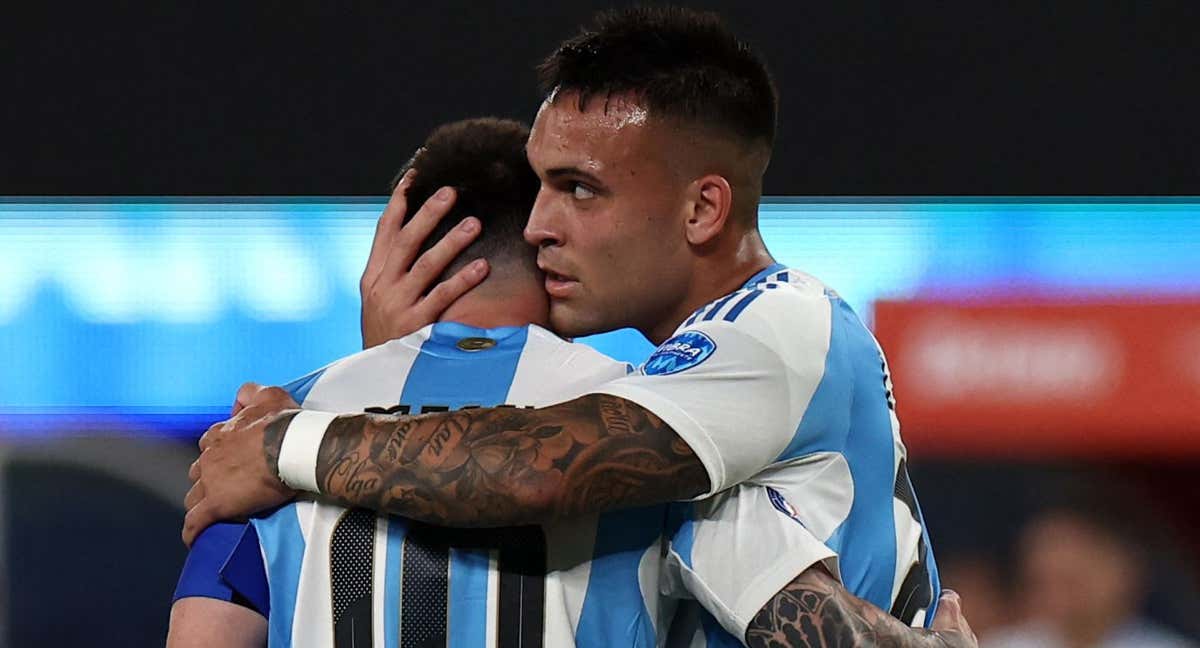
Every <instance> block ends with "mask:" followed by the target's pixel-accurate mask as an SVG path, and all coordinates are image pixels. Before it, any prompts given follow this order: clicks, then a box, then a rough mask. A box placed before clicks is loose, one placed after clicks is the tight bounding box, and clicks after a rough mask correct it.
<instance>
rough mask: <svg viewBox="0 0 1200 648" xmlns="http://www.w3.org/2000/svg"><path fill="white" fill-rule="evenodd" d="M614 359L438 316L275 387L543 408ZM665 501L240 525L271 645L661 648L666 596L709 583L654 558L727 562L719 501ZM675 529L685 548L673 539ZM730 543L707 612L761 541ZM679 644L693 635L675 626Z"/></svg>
mask: <svg viewBox="0 0 1200 648" xmlns="http://www.w3.org/2000/svg"><path fill="white" fill-rule="evenodd" d="M629 370H630V368H629V367H628V366H627V365H625V364H623V363H620V362H617V361H614V360H611V359H609V358H607V357H605V356H603V355H601V354H599V353H598V352H596V351H594V350H593V349H591V348H589V347H586V346H583V345H579V344H572V343H568V342H564V341H563V340H561V339H559V338H557V337H556V336H554V335H553V334H552V333H550V332H548V331H546V330H544V329H541V328H539V327H537V326H528V327H517V328H507V329H476V328H472V327H467V326H463V325H460V324H454V323H438V324H435V325H433V326H431V327H426V328H425V329H423V330H421V331H419V332H418V333H415V334H413V335H410V336H408V337H406V338H403V339H400V340H395V341H392V342H389V343H387V344H384V345H382V346H379V347H376V348H373V349H369V350H367V351H363V352H361V353H358V354H355V355H353V356H350V357H348V358H345V359H343V360H340V361H338V362H335V363H333V364H331V365H329V366H327V367H325V368H324V369H322V370H319V371H317V372H314V373H313V374H311V375H309V376H307V377H305V378H304V379H301V380H299V381H297V382H295V383H293V384H292V385H290V386H289V391H290V392H291V393H292V394H293V396H294V397H295V398H296V400H297V401H299V402H301V404H302V406H303V407H305V408H307V409H320V410H325V411H333V412H346V411H352V410H363V409H367V408H380V409H384V410H388V411H393V412H404V413H414V414H415V413H419V412H422V411H443V410H446V409H456V408H462V407H470V406H485V407H486V406H496V405H512V406H516V407H527V406H545V405H549V404H553V403H557V402H562V401H566V400H570V399H572V398H575V397H577V396H580V395H583V394H585V393H587V392H588V391H591V390H594V389H595V388H596V387H598V386H599V385H602V384H604V383H607V382H610V381H612V380H614V379H616V378H619V377H622V376H625V375H626V374H627V373H628V371H629ZM723 499H728V497H727V496H723ZM673 506H674V505H666V504H664V505H659V506H651V507H644V508H637V509H628V510H622V511H613V512H609V513H604V514H601V515H590V516H583V517H580V518H578V519H575V520H571V521H566V522H562V523H556V524H554V525H547V526H544V527H523V528H515V529H503V530H487V529H460V530H455V529H444V528H435V527H432V526H429V525H423V524H419V523H415V522H411V521H408V520H405V519H402V518H398V517H390V518H389V517H385V516H376V515H374V514H372V513H368V512H365V511H362V510H347V509H344V508H341V507H337V506H333V505H328V504H320V503H316V502H312V501H300V502H296V503H294V504H291V505H288V506H285V507H283V508H281V509H279V510H278V511H276V512H274V513H272V514H271V515H269V516H267V517H265V518H262V519H257V520H254V521H253V522H252V524H253V530H254V531H255V535H256V539H257V545H258V548H259V550H260V551H261V556H262V562H263V563H264V564H265V570H266V580H267V581H268V583H269V587H268V589H269V594H268V596H269V614H268V625H269V642H270V645H271V646H296V647H297V648H304V647H309V646H339V647H341V646H351V647H354V648H358V647H359V646H375V647H382V646H387V647H394V646H423V645H439V646H442V645H445V646H452V647H455V648H458V647H463V648H485V647H487V648H490V647H493V646H498V647H507V646H526V647H530V646H550V647H558V646H594V647H597V648H599V647H607V646H635V647H641V646H644V647H653V646H663V645H666V642H667V639H668V630H669V628H670V625H671V619H672V618H673V616H674V615H675V611H676V608H677V607H678V606H679V602H680V601H691V600H695V599H698V598H701V597H698V596H696V595H694V594H693V593H692V592H691V588H693V587H696V588H699V587H705V588H707V585H705V583H706V582H707V581H708V580H709V579H708V574H707V573H706V572H705V571H704V569H703V568H700V569H697V570H695V571H694V573H693V574H692V578H691V580H689V581H688V582H686V583H677V584H675V585H672V587H671V588H670V591H669V592H668V591H667V588H666V585H665V583H666V582H667V581H668V580H670V579H676V577H675V576H674V575H673V574H671V573H668V566H667V564H666V557H667V556H671V555H679V554H680V553H681V552H682V553H686V554H689V555H690V554H691V553H693V552H696V553H699V554H704V555H717V554H719V553H724V554H725V555H724V560H726V561H729V562H738V561H739V560H741V555H740V554H739V553H737V552H735V551H734V550H735V549H736V548H735V547H732V546H731V545H729V544H728V542H726V539H727V538H728V537H729V535H728V534H723V533H709V529H708V527H707V526H706V525H707V523H708V520H706V519H705V517H704V516H705V515H706V514H711V516H712V517H713V520H714V523H718V522H719V523H720V524H724V523H725V519H724V518H721V516H722V515H725V514H726V512H728V511H730V510H734V509H735V508H736V506H735V504H734V503H728V504H725V505H723V506H714V507H713V509H712V511H710V512H709V511H706V512H702V513H700V514H699V515H697V514H696V513H695V512H694V511H692V510H691V505H690V504H687V505H686V506H687V507H688V509H687V511H686V513H687V514H688V516H689V518H688V520H687V524H686V525H685V524H684V519H683V517H681V516H679V515H675V514H674V513H673V511H674V510H675V509H673V508H672V507H673ZM679 510H680V511H682V510H683V509H679ZM775 515H776V517H778V518H779V519H780V520H785V519H786V521H787V522H788V523H790V524H792V525H795V522H794V521H793V520H791V519H790V518H784V516H782V515H781V514H779V513H775ZM697 517H698V518H699V519H696V518H697ZM776 524H779V522H776ZM748 531H749V530H748ZM787 531H788V532H790V529H788V530H787ZM677 536H678V539H680V540H682V541H684V542H686V543H687V545H688V547H689V549H687V550H682V549H679V550H677V549H674V548H673V547H672V544H673V543H674V542H676V540H677ZM685 536H686V537H685ZM767 537H774V538H777V539H778V541H779V542H781V543H782V542H791V541H792V538H790V537H788V536H787V535H786V533H776V534H774V535H771V536H761V537H760V540H761V539H763V538H767ZM817 544H818V545H819V543H817ZM821 547H822V548H824V547H823V545H821ZM785 549H786V548H785V547H782V546H780V547H779V551H781V552H783V551H785ZM741 552H742V553H744V554H745V557H746V562H744V563H743V569H742V570H741V571H740V576H739V577H737V578H733V579H729V581H728V582H721V583H719V585H720V586H723V589H722V587H718V588H717V589H718V591H715V592H709V593H708V594H707V595H706V597H705V598H703V599H702V602H703V603H704V604H705V605H713V606H715V607H714V610H715V612H714V613H715V614H717V615H721V614H722V612H721V610H722V609H725V608H730V607H734V606H736V605H737V600H736V599H737V597H738V596H739V595H740V593H741V591H743V590H744V589H745V587H744V586H745V585H746V584H748V583H751V582H752V580H754V579H756V578H757V574H756V571H755V570H756V569H758V568H760V567H761V566H764V565H766V562H765V561H763V560H761V559H760V558H759V557H760V556H762V555H763V552H762V550H761V546H758V545H750V544H746V545H743V546H742V547H741ZM802 553H805V555H808V553H809V552H802ZM830 555H831V554H830ZM725 571H726V565H721V569H720V573H721V574H724V573H725ZM795 573H799V572H795ZM795 573H793V574H792V575H791V576H794V575H795ZM790 579H791V578H790V577H789V578H788V579H786V580H785V582H786V581H787V580H790ZM676 580H677V579H676ZM713 580H714V582H715V581H719V580H720V578H716V579H713ZM250 589H252V588H250ZM687 606H688V603H686V602H685V603H684V606H683V608H684V609H685V610H686V609H687ZM743 635H744V628H742V630H741V632H738V633H737V634H736V635H733V636H731V635H729V634H728V633H727V632H725V631H724V630H723V629H721V628H720V627H713V628H712V632H710V633H709V634H707V635H705V636H704V637H702V638H701V640H700V643H699V644H698V645H701V646H703V645H706V644H708V643H710V639H709V638H710V637H711V645H714V646H716V645H737V644H739V643H740V642H739V641H738V640H736V639H734V636H737V637H741V636H743ZM685 641H686V642H685V643H684V644H683V645H694V644H692V638H691V637H690V636H689V637H687V638H686V640H685Z"/></svg>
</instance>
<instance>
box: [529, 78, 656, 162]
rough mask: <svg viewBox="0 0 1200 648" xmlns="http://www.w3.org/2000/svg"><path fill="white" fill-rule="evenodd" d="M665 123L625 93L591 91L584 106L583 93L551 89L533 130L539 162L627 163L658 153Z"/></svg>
mask: <svg viewBox="0 0 1200 648" xmlns="http://www.w3.org/2000/svg"><path fill="white" fill-rule="evenodd" d="M662 131H663V128H662V125H661V124H659V123H658V121H657V120H653V119H651V118H650V114H649V112H648V111H647V109H646V108H645V107H644V106H643V105H641V104H640V103H638V102H637V101H635V100H633V99H631V98H629V97H623V96H611V97H604V96H597V97H592V98H590V99H589V100H588V102H587V103H586V104H585V105H584V106H583V107H582V109H581V108H580V105H579V95H578V93H565V94H557V95H552V96H551V97H550V98H549V99H547V100H546V101H545V103H543V104H542V107H541V109H540V110H539V111H538V114H537V118H536V119H535V120H534V122H533V128H532V129H531V131H530V135H529V146H528V152H529V160H530V162H531V163H532V164H533V165H534V167H535V168H536V167H542V168H546V167H556V166H588V167H592V168H593V169H595V170H599V169H598V167H602V166H605V165H609V164H617V163H622V164H627V163H632V162H635V161H646V158H647V157H651V156H652V157H658V156H657V155H654V153H655V152H656V151H661V144H662V138H663V135H664V133H663V132H662Z"/></svg>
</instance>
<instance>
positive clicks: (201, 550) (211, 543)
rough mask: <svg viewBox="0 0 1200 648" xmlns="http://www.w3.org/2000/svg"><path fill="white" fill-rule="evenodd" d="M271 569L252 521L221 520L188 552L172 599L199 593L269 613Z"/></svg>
mask: <svg viewBox="0 0 1200 648" xmlns="http://www.w3.org/2000/svg"><path fill="white" fill-rule="evenodd" d="M267 592H268V587H267V572H266V568H265V567H264V566H263V562H262V553H261V552H260V551H259V548H258V536H257V534H255V532H254V527H253V526H252V525H249V524H243V523H231V522H218V523H216V524H214V525H212V526H210V527H209V528H207V529H205V530H204V531H203V532H202V533H201V534H200V535H199V536H197V537H196V541H195V542H194V543H192V550H191V551H190V552H188V557H187V561H186V562H185V563H184V565H183V573H181V574H180V575H179V584H178V585H177V586H176V587H175V596H174V597H173V598H172V601H178V600H179V599H182V598H188V597H193V596H199V597H204V598H213V599H218V600H221V601H229V602H230V603H235V604H237V605H241V606H243V607H248V608H250V609H252V610H254V611H256V612H258V613H259V614H262V615H263V616H264V617H266V616H268V615H269V612H270V604H269V597H268V595H267Z"/></svg>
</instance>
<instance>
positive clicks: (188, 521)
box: [183, 500, 220, 548]
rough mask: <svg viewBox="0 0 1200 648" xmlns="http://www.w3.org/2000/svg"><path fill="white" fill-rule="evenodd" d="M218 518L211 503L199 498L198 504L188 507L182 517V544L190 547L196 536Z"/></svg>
mask: <svg viewBox="0 0 1200 648" xmlns="http://www.w3.org/2000/svg"><path fill="white" fill-rule="evenodd" d="M219 519H220V518H219V517H217V515H216V511H214V510H213V507H212V505H211V504H210V503H209V502H208V501H206V500H200V502H199V503H198V504H196V505H195V506H193V507H191V508H189V509H188V512H187V515H185V516H184V517H183V544H185V545H187V546H188V548H191V546H192V543H193V542H195V541H196V536H198V535H200V532H201V531H203V530H205V529H207V528H208V527H209V526H211V525H212V524H213V522H216V521H217V520H219Z"/></svg>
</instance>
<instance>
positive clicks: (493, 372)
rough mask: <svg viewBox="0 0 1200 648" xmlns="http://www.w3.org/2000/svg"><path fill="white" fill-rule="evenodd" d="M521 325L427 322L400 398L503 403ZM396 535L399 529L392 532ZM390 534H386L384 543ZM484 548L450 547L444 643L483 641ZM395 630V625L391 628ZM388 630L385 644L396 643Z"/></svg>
mask: <svg viewBox="0 0 1200 648" xmlns="http://www.w3.org/2000/svg"><path fill="white" fill-rule="evenodd" d="M470 337H474V338H488V339H492V340H495V341H496V345H495V346H493V347H490V348H486V349H482V350H479V351H464V350H462V349H460V348H459V347H458V346H457V344H458V342H459V340H462V339H463V338H470ZM527 339H528V328H527V327H524V326H522V327H507V328H497V329H481V328H475V327H472V326H466V325H464V324H458V323H455V322H439V323H437V324H434V325H433V330H432V331H431V332H430V336H429V339H428V340H426V341H425V343H424V344H423V345H421V353H420V354H419V355H418V356H417V358H416V360H415V361H414V362H413V365H412V368H411V369H409V372H408V377H407V378H406V379H405V381H404V389H403V391H402V393H401V394H400V402H401V403H403V404H405V405H410V406H412V407H413V413H414V414H415V413H417V412H419V411H420V408H421V407H422V406H428V405H438V406H443V407H449V408H450V409H452V410H454V409H459V408H461V407H463V406H464V405H478V406H480V407H492V406H496V405H503V404H504V403H505V400H506V399H507V398H508V392H509V389H511V387H512V383H513V378H514V377H515V376H516V373H517V363H518V362H519V361H520V359H521V354H522V352H524V350H525V342H526V340H527ZM397 535H399V534H397ZM393 540H396V542H400V541H402V540H403V537H402V536H400V537H399V538H395V539H394V538H392V537H391V534H389V539H388V542H389V549H390V547H391V543H392V541H393ZM393 554H395V556H396V557H395V560H396V561H397V563H399V560H400V557H399V549H397V550H396V551H394V552H393V551H389V553H388V561H389V563H388V565H389V566H388V576H389V578H390V577H391V576H392V574H393V573H395V572H398V571H399V570H400V565H399V564H396V566H395V568H394V569H393V567H392V562H391V561H392V560H393ZM488 568H489V562H488V554H487V552H486V551H464V550H459V549H451V552H450V579H449V585H450V593H449V597H448V598H449V601H448V605H449V608H450V610H449V619H448V624H449V628H448V630H449V632H450V635H449V646H450V647H451V648H459V647H462V648H468V647H469V648H477V647H479V646H483V642H484V639H485V635H486V632H487V582H488ZM393 591H395V596H396V597H397V598H399V591H400V583H399V581H398V580H397V582H396V583H395V587H394V588H393V586H392V583H391V582H389V584H388V589H387V592H388V595H389V596H392V595H393ZM388 607H389V612H388V613H389V614H391V615H393V616H390V617H388V619H389V621H388V628H389V632H391V628H398V627H399V612H398V609H399V608H398V607H397V606H395V605H392V604H391V603H388ZM395 633H396V634H399V630H398V629H397V630H396V631H395ZM392 636H393V635H392V634H388V644H387V645H388V646H397V645H399V644H398V643H393V642H392V639H391V637H392Z"/></svg>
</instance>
